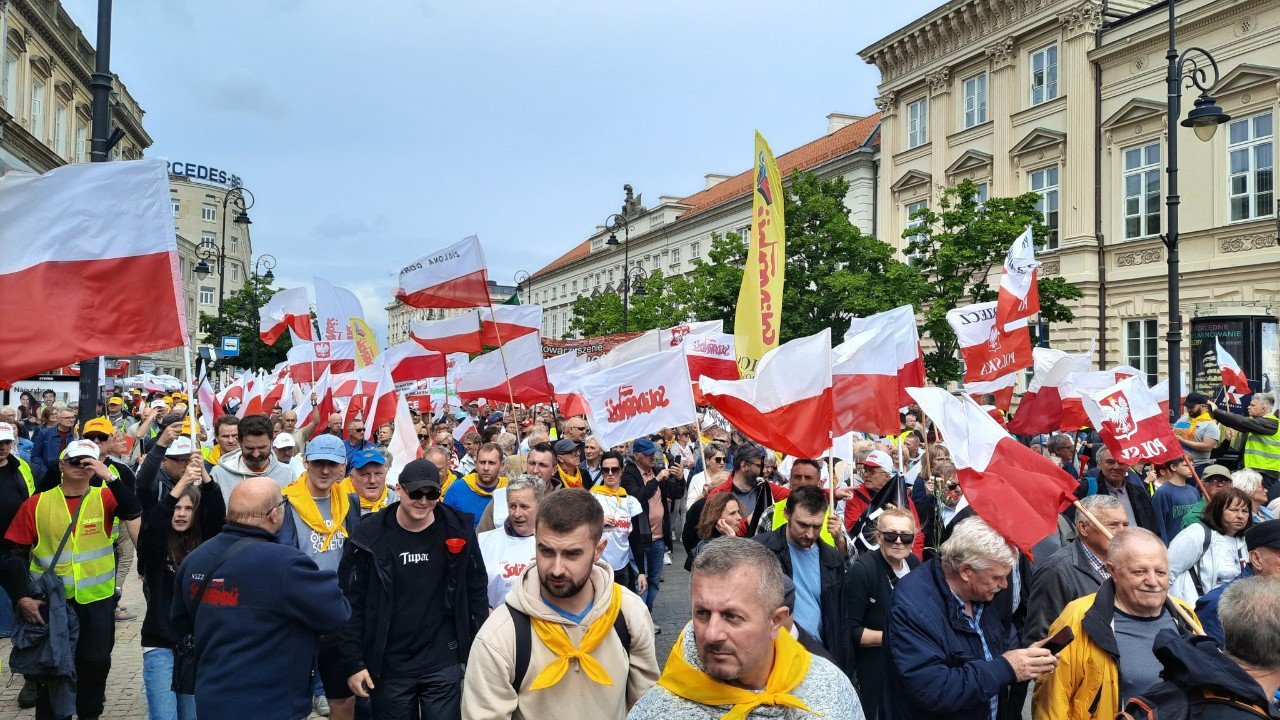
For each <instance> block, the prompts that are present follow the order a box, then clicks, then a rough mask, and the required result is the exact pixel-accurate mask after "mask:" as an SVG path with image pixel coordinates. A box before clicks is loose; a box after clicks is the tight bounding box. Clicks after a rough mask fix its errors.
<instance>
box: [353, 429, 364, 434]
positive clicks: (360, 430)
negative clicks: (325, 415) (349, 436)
mask: <svg viewBox="0 0 1280 720" xmlns="http://www.w3.org/2000/svg"><path fill="white" fill-rule="evenodd" d="M351 432H353V433H357V432H364V428H351Z"/></svg>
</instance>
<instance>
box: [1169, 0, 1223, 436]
mask: <svg viewBox="0 0 1280 720" xmlns="http://www.w3.org/2000/svg"><path fill="white" fill-rule="evenodd" d="M1174 4H1175V3H1174V2H1173V0H1169V51H1168V52H1167V53H1166V54H1165V58H1166V59H1168V61H1169V75H1168V78H1167V82H1168V86H1169V115H1168V124H1169V160H1168V163H1167V165H1166V166H1165V172H1166V173H1168V175H1169V192H1168V194H1167V195H1166V196H1165V207H1167V208H1168V211H1169V224H1168V228H1167V232H1166V233H1165V237H1164V244H1165V248H1166V249H1167V250H1168V264H1169V334H1168V335H1167V340H1168V343H1169V421H1170V423H1175V422H1177V421H1178V418H1179V417H1181V415H1182V408H1181V405H1182V375H1181V370H1182V312H1181V310H1180V309H1179V308H1178V206H1179V204H1180V203H1181V202H1182V201H1181V199H1180V198H1179V197H1178V125H1179V124H1181V125H1182V126H1183V127H1189V128H1191V129H1192V130H1194V131H1195V134H1196V137H1197V138H1199V139H1200V140H1201V141H1203V142H1208V141H1209V140H1211V139H1212V138H1213V135H1214V133H1215V132H1217V130H1218V126H1219V125H1221V124H1223V123H1225V122H1227V121H1228V120H1230V119H1231V116H1230V115H1227V114H1226V113H1225V112H1223V111H1222V108H1220V107H1218V104H1217V103H1216V102H1215V101H1214V99H1213V98H1212V97H1211V96H1210V95H1209V93H1210V92H1212V91H1213V89H1214V88H1215V87H1216V86H1217V85H1218V79H1219V75H1218V63H1217V61H1215V60H1214V59H1213V56H1212V55H1210V54H1209V52H1208V51H1207V50H1205V49H1203V48H1199V47H1191V48H1187V49H1186V50H1185V51H1183V52H1182V53H1181V54H1179V53H1178V47H1177V38H1176V37H1175V33H1176V32H1177V21H1176V20H1175V17H1174ZM1201 63H1203V65H1202V64H1201ZM1211 72H1212V80H1210V73H1211ZM1184 87H1187V88H1190V87H1195V88H1196V89H1198V90H1199V91H1200V97H1198V98H1196V102H1195V107H1194V108H1193V109H1192V110H1191V112H1189V113H1187V117H1186V119H1185V120H1182V122H1181V123H1179V122H1178V118H1179V117H1180V116H1181V115H1182V90H1183V88H1184Z"/></svg>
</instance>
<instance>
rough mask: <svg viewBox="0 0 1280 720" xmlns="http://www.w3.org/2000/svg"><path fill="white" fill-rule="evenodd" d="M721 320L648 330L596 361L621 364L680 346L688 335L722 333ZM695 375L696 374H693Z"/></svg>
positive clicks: (605, 363)
mask: <svg viewBox="0 0 1280 720" xmlns="http://www.w3.org/2000/svg"><path fill="white" fill-rule="evenodd" d="M723 332H724V321H723V320H702V321H698V322H691V323H685V324H683V325H676V326H675V327H669V328H663V329H661V330H649V331H646V332H645V333H644V334H643V335H641V336H639V337H636V338H632V339H630V340H628V341H626V342H624V343H622V344H621V345H618V346H617V347H615V348H614V349H612V350H610V351H609V352H607V353H605V354H604V356H603V357H601V358H600V359H599V360H597V361H596V362H598V363H600V365H601V367H602V368H604V369H606V370H607V369H609V368H611V367H614V366H615V365H621V364H622V363H624V362H630V361H631V360H639V359H640V358H642V357H647V356H649V355H652V354H654V353H657V352H662V351H664V350H672V349H675V348H677V347H680V345H681V344H682V343H684V340H685V338H686V337H689V336H690V335H702V334H705V333H723ZM695 377H696V376H695Z"/></svg>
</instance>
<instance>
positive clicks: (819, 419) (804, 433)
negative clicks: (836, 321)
mask: <svg viewBox="0 0 1280 720" xmlns="http://www.w3.org/2000/svg"><path fill="white" fill-rule="evenodd" d="M698 383H699V384H700V385H701V386H702V393H703V395H704V396H705V398H706V400H707V402H708V403H710V404H711V406H712V407H714V408H715V409H716V410H717V411H719V412H720V414H721V415H723V416H724V418H725V419H726V420H728V421H729V422H730V423H732V424H733V426H734V427H736V428H738V429H739V430H741V431H742V432H743V434H745V435H746V436H747V437H749V438H751V439H752V440H755V441H756V442H758V443H760V444H761V445H764V446H765V447H767V448H770V449H772V450H777V451H780V452H783V453H787V454H788V455H794V456H796V457H806V458H807V457H818V456H819V455H820V454H821V453H822V452H823V451H825V450H826V449H827V447H829V446H830V444H831V439H830V432H831V426H832V424H833V423H834V421H835V413H834V410H833V408H832V404H831V330H830V329H826V330H823V331H822V332H820V333H818V334H816V335H810V336H808V337H803V338H798V339H795V340H792V341H791V342H788V343H785V344H783V345H780V346H778V347H776V348H774V349H773V350H770V351H769V352H767V353H765V354H764V357H762V358H760V363H759V366H758V369H757V372H756V376H755V377H754V378H750V379H746V380H712V379H711V378H708V377H702V378H699V380H698Z"/></svg>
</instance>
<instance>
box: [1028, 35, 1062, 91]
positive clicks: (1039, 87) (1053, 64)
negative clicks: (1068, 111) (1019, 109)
mask: <svg viewBox="0 0 1280 720" xmlns="http://www.w3.org/2000/svg"><path fill="white" fill-rule="evenodd" d="M1056 97H1058V46H1057V45H1049V46H1048V47H1042V48H1040V49H1039V50H1036V51H1035V52H1033V53H1031V104H1032V105H1039V104H1040V103H1043V102H1048V101H1050V100H1052V99H1054V98H1056Z"/></svg>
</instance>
